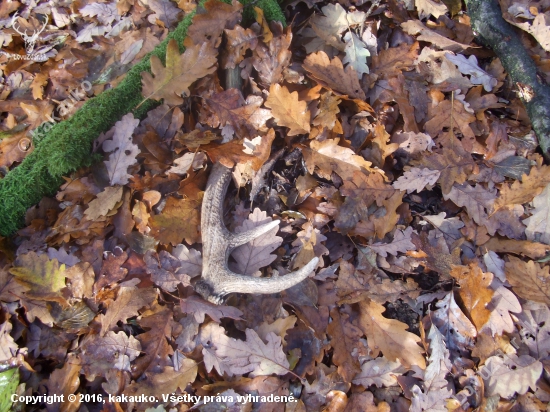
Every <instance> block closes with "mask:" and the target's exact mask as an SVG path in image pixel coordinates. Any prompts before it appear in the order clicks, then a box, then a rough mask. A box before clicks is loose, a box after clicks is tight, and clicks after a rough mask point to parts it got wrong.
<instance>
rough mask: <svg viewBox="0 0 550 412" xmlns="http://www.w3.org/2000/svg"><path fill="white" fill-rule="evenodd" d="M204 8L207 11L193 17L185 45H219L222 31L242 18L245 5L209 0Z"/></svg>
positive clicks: (231, 26)
mask: <svg viewBox="0 0 550 412" xmlns="http://www.w3.org/2000/svg"><path fill="white" fill-rule="evenodd" d="M204 8H205V9H206V12H204V13H197V14H196V15H195V17H194V18H193V24H191V26H189V29H188V31H187V36H186V37H185V40H184V42H183V45H184V46H185V47H192V46H194V45H200V44H208V43H210V45H211V46H212V47H211V48H213V47H218V45H219V43H220V42H221V34H222V32H223V31H224V30H225V29H232V28H233V27H234V26H235V25H236V24H237V23H239V22H240V21H241V18H242V10H243V6H242V4H241V3H239V2H238V1H235V0H233V2H232V3H231V4H227V3H224V2H221V1H217V0H209V1H207V2H206V3H205V4H204ZM209 47H210V46H209ZM205 75H206V73H205ZM201 77H202V76H201Z"/></svg>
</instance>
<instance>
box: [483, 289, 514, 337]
mask: <svg viewBox="0 0 550 412" xmlns="http://www.w3.org/2000/svg"><path fill="white" fill-rule="evenodd" d="M491 289H493V290H494V295H493V300H492V301H491V304H490V306H491V309H492V310H491V316H490V317H489V320H488V321H487V323H486V324H485V325H484V326H483V330H485V329H488V330H490V331H491V336H496V335H499V336H500V335H502V334H503V332H508V333H512V332H513V331H514V322H513V320H512V318H511V317H510V312H512V313H520V312H521V311H522V308H521V305H520V303H519V300H518V298H517V297H516V295H514V294H513V293H512V291H510V290H508V289H507V288H505V287H504V286H503V283H502V282H501V281H500V280H498V279H493V283H492V284H491Z"/></svg>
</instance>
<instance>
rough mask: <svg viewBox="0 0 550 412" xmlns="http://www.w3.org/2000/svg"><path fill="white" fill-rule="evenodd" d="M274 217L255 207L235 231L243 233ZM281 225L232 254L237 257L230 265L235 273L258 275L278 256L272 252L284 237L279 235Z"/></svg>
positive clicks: (234, 257)
mask: <svg viewBox="0 0 550 412" xmlns="http://www.w3.org/2000/svg"><path fill="white" fill-rule="evenodd" d="M271 221H272V219H271V218H269V217H267V214H266V212H262V211H261V210H260V209H258V208H255V209H254V211H253V212H252V213H251V214H250V215H249V216H248V219H247V220H245V221H244V222H243V224H242V225H240V226H238V227H236V228H235V233H242V232H245V231H247V230H251V229H253V228H255V227H257V226H261V225H263V224H265V223H268V222H271ZM278 231H279V226H276V227H274V228H273V229H271V230H270V231H269V232H266V233H264V234H263V235H261V236H258V237H257V238H255V239H254V240H252V241H250V242H248V243H247V244H245V245H242V246H239V247H238V248H236V249H235V250H234V251H233V253H231V256H232V257H233V259H235V266H234V267H233V266H230V267H231V269H232V270H233V271H234V272H235V273H241V274H243V275H250V276H258V274H260V273H259V270H260V269H261V268H263V267H265V266H269V265H270V264H271V262H273V261H274V260H275V259H276V258H277V256H275V255H273V254H272V252H273V251H274V250H275V249H277V248H278V247H279V246H280V244H281V243H282V241H283V239H282V238H280V237H279V236H277V232H278Z"/></svg>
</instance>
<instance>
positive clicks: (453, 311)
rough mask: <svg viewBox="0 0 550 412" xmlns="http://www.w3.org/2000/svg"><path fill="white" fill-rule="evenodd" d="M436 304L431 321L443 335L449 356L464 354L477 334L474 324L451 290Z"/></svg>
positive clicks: (471, 345) (454, 356)
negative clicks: (449, 352)
mask: <svg viewBox="0 0 550 412" xmlns="http://www.w3.org/2000/svg"><path fill="white" fill-rule="evenodd" d="M436 306H437V310H435V311H433V312H432V314H431V317H432V322H433V323H434V325H435V326H437V328H438V329H439V331H440V332H441V334H442V335H443V336H444V337H445V342H446V344H447V348H448V349H449V350H450V351H451V358H452V359H454V358H456V357H457V356H461V354H465V353H466V352H467V351H468V348H471V347H473V343H474V338H475V337H476V336H477V330H476V328H475V326H474V325H473V324H472V322H471V321H470V320H469V319H468V318H467V317H466V315H465V314H464V313H463V312H462V310H461V309H460V307H459V306H458V305H457V303H456V301H455V298H454V293H453V292H452V291H451V292H449V293H447V294H446V295H445V297H444V298H443V299H441V300H440V301H438V302H437V303H436Z"/></svg>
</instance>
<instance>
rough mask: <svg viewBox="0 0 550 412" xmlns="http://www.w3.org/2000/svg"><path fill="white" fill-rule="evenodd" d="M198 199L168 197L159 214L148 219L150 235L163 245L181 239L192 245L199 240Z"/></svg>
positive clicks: (175, 242)
mask: <svg viewBox="0 0 550 412" xmlns="http://www.w3.org/2000/svg"><path fill="white" fill-rule="evenodd" d="M200 205H201V202H200V200H196V199H176V198H175V197H172V196H170V197H168V199H167V201H166V206H165V207H164V209H163V210H162V213H160V214H159V215H155V216H153V217H152V218H151V219H149V222H150V225H151V235H152V236H154V237H155V239H157V240H158V241H159V242H160V243H162V244H164V245H168V244H172V245H174V246H175V245H177V244H179V243H181V242H182V240H183V239H185V241H186V242H187V243H188V244H190V245H192V244H193V243H196V242H198V241H199V240H200V231H199V226H200V219H199V216H200V212H199V209H200Z"/></svg>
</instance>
